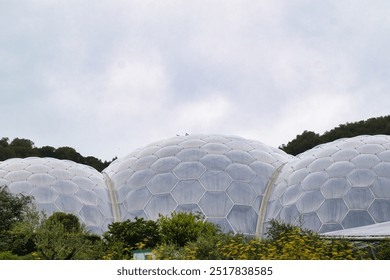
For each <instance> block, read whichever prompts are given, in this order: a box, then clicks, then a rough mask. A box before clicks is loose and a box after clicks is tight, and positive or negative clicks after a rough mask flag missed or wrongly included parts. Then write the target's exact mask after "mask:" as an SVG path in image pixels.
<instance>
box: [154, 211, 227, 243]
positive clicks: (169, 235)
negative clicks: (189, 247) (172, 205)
mask: <svg viewBox="0 0 390 280" xmlns="http://www.w3.org/2000/svg"><path fill="white" fill-rule="evenodd" d="M157 224H158V226H159V230H160V234H161V239H162V242H163V243H167V244H174V245H177V246H179V247H183V246H184V245H185V244H187V243H188V242H193V241H196V240H197V239H198V238H199V237H200V236H205V237H208V236H213V235H216V234H218V233H219V232H220V229H219V227H218V226H216V225H215V224H213V223H210V222H207V221H204V218H203V217H202V216H201V215H198V214H193V213H184V212H181V213H176V212H173V213H172V214H171V216H170V217H167V216H160V218H159V219H158V221H157Z"/></svg>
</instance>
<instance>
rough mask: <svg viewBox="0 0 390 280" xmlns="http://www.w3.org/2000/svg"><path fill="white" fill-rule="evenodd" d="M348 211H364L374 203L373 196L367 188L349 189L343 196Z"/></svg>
mask: <svg viewBox="0 0 390 280" xmlns="http://www.w3.org/2000/svg"><path fill="white" fill-rule="evenodd" d="M344 201H345V203H346V204H347V206H348V208H349V209H357V210H364V209H367V208H368V207H369V206H370V205H371V203H372V202H373V201H374V195H373V194H372V193H371V191H370V189H369V188H351V189H350V190H349V191H348V192H347V193H346V194H345V196H344Z"/></svg>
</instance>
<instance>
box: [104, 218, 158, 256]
mask: <svg viewBox="0 0 390 280" xmlns="http://www.w3.org/2000/svg"><path fill="white" fill-rule="evenodd" d="M103 236H104V240H105V242H106V244H107V246H108V251H109V253H108V254H109V257H107V258H111V259H130V258H132V257H133V255H132V251H133V250H136V249H141V248H153V247H154V246H156V245H157V244H158V243H159V242H160V240H161V237H160V233H159V229H158V226H157V223H156V222H155V221H151V220H144V219H143V218H138V217H136V218H135V219H134V220H133V221H131V220H126V221H123V222H114V223H112V224H110V225H109V226H108V231H107V232H105V233H104V234H103Z"/></svg>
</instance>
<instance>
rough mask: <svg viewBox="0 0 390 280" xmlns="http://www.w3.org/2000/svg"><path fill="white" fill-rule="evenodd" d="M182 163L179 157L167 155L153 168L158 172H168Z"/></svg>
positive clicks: (154, 164)
mask: <svg viewBox="0 0 390 280" xmlns="http://www.w3.org/2000/svg"><path fill="white" fill-rule="evenodd" d="M179 163H180V160H179V159H178V158H177V157H174V156H171V157H165V158H160V159H158V160H157V161H156V162H155V163H153V165H152V166H151V168H152V169H153V170H154V171H155V172H156V173H166V172H170V171H171V170H172V169H173V168H175V167H176V166H177V165H178V164H179Z"/></svg>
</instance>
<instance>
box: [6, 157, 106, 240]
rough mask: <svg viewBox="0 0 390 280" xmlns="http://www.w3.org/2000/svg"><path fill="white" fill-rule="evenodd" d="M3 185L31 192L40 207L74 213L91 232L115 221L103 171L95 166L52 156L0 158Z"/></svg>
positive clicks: (10, 188)
mask: <svg viewBox="0 0 390 280" xmlns="http://www.w3.org/2000/svg"><path fill="white" fill-rule="evenodd" d="M0 186H6V187H7V189H8V190H9V191H10V192H11V193H15V194H19V193H21V194H25V195H31V196H32V197H33V198H34V203H35V205H36V206H37V209H38V210H41V211H45V212H46V213H47V215H51V214H52V213H54V212H66V213H73V214H75V215H76V216H77V217H78V218H79V219H80V221H81V222H82V223H84V224H85V225H86V226H87V229H88V230H90V231H91V232H94V233H98V234H101V233H103V232H104V231H105V230H106V229H107V226H108V224H110V223H112V222H113V215H112V205H111V200H110V197H109V193H108V189H107V187H106V184H105V181H104V178H103V175H102V174H101V173H99V172H98V171H96V170H95V169H93V168H92V167H89V166H86V165H82V164H77V163H75V162H73V161H69V160H59V159H53V158H35V157H30V158H24V159H20V158H14V159H9V160H5V161H3V162H0Z"/></svg>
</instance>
